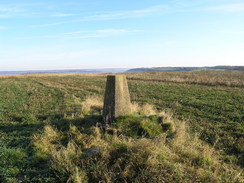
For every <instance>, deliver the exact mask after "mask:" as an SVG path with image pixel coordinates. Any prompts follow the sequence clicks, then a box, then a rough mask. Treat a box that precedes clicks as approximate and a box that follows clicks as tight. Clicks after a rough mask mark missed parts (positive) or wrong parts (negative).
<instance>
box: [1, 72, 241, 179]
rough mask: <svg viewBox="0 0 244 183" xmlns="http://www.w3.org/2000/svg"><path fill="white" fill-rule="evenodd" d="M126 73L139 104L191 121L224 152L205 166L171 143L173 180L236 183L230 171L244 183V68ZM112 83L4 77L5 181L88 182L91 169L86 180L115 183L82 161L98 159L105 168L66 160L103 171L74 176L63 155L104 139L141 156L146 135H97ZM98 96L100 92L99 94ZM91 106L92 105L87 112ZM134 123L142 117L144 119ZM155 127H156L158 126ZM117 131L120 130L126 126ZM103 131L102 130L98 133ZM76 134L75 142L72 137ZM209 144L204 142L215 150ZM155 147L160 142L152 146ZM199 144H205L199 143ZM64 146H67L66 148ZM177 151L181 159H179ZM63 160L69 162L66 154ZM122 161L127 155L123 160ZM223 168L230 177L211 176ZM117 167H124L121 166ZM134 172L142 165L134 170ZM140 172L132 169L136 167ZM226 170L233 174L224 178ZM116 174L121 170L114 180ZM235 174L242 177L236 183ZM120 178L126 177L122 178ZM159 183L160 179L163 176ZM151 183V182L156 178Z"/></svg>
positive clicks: (92, 78) (84, 77)
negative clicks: (108, 85) (138, 138)
mask: <svg viewBox="0 0 244 183" xmlns="http://www.w3.org/2000/svg"><path fill="white" fill-rule="evenodd" d="M126 75H127V78H128V83H129V89H130V95H131V100H132V102H136V103H138V104H139V105H140V104H149V105H151V106H154V107H155V108H156V109H155V110H156V111H166V113H170V114H173V121H174V120H176V121H178V120H179V121H185V122H186V123H187V124H188V126H189V133H190V134H191V135H193V134H195V135H196V134H197V136H198V137H199V138H200V139H201V140H202V141H203V143H207V144H209V146H210V148H213V149H215V150H216V152H217V154H218V155H217V158H216V162H217V161H218V163H216V164H214V163H210V162H212V161H208V160H206V159H204V162H205V163H204V162H203V163H199V162H202V161H199V160H198V161H197V162H198V163H196V164H194V163H192V162H196V158H195V160H194V161H193V160H192V161H190V160H189V162H191V163H189V162H185V161H184V160H182V158H183V155H184V158H185V159H187V156H186V153H185V152H184V153H183V151H179V150H177V151H176V149H177V148H178V147H180V146H177V148H176V146H173V145H172V144H169V145H168V146H165V148H167V149H170V151H169V152H170V153H171V155H165V157H167V158H168V159H167V158H166V159H167V160H168V162H170V163H171V164H170V165H174V166H169V165H168V164H167V166H166V164H164V166H165V168H166V169H167V170H168V171H167V172H161V174H160V175H164V174H167V173H168V174H169V175H171V176H172V175H175V176H176V179H175V180H168V181H171V182H172V181H175V182H187V181H188V182H189V180H190V178H191V175H195V174H196V176H195V177H200V178H199V180H198V179H195V181H196V182H197V181H198V182H204V181H203V180H206V182H211V181H215V182H218V181H222V182H228V181H231V180H228V179H227V178H226V177H225V176H229V177H230V178H233V179H232V180H233V182H241V180H243V179H242V178H243V172H242V171H241V167H244V148H243V147H244V73H243V72H220V71H219V72H214V71H211V72H205V71H199V72H175V73H131V74H130V73H126ZM105 81H106V75H105V74H81V75H26V76H3V77H0V182H21V181H22V182H66V181H70V182H79V181H81V179H79V180H78V178H77V176H78V174H79V175H80V177H82V176H81V175H83V174H84V176H83V179H82V180H88V181H91V180H93V182H96V181H97V180H99V179H100V180H103V181H104V182H106V181H109V179H106V178H104V177H106V176H104V174H102V173H101V175H100V174H99V171H98V170H97V169H95V168H94V167H93V169H92V168H91V167H86V166H85V165H83V164H82V163H88V164H89V163H90V164H91V165H94V166H95V165H96V166H98V164H93V161H89V162H87V161H84V162H83V161H82V162H80V164H69V163H70V161H68V160H67V162H66V161H64V162H66V165H67V167H69V166H71V165H72V166H73V165H74V166H73V167H76V168H77V167H83V166H84V167H85V168H84V169H82V170H87V171H88V172H92V171H94V172H95V170H96V171H97V172H98V173H97V175H99V176H97V177H96V176H95V175H93V174H86V175H85V173H84V172H80V171H81V170H80V169H79V168H77V169H74V170H73V169H72V172H76V174H75V173H73V174H72V173H70V169H65V168H61V167H64V166H65V165H62V163H61V160H62V156H61V155H62V153H64V152H65V153H68V152H66V151H67V150H68V148H67V147H69V148H70V149H72V148H73V151H74V152H76V153H74V152H73V153H74V155H72V157H74V159H75V158H77V157H76V156H77V154H79V152H80V151H82V150H80V149H79V148H78V149H77V148H76V145H77V146H78V145H79V146H82V147H83V146H84V149H87V148H88V147H89V148H90V147H92V145H91V144H92V143H94V144H95V142H96V143H97V144H100V146H101V144H102V145H103V146H104V147H107V152H110V153H115V152H114V149H113V150H111V149H112V148H115V146H116V145H113V146H112V145H108V144H109V143H110V142H111V141H112V142H113V143H112V144H117V146H118V144H120V146H119V147H117V146H116V148H117V149H116V150H118V149H120V150H121V151H122V150H123V147H124V146H123V147H121V144H126V145H127V146H128V147H131V148H132V147H133V148H132V150H131V151H129V150H128V149H130V148H127V151H128V152H130V153H131V157H134V155H135V154H133V152H134V151H133V149H136V147H138V148H139V146H140V145H141V144H140V143H142V142H141V141H142V140H143V139H141V141H136V142H135V143H134V144H130V143H131V142H130V141H126V140H124V141H123V143H122V141H121V140H120V141H119V142H118V143H114V139H113V140H111V139H110V140H109V138H108V137H100V136H99V135H98V132H97V133H96V134H95V135H94V134H93V133H89V132H87V131H91V129H93V130H94V129H95V128H97V126H96V123H97V122H98V121H99V120H100V117H101V116H100V115H101V108H102V97H103V95H104V90H105ZM89 96H93V97H92V99H93V100H91V101H90V102H88V103H84V101H87V98H89ZM94 96H97V98H96V97H94ZM91 103H92V104H91ZM91 105H93V106H94V105H95V106H96V105H97V107H95V108H94V110H92V111H91V110H90V108H89V106H91ZM87 106H88V109H86V107H87ZM145 111H148V113H149V112H150V111H151V109H150V107H149V108H148V109H146V110H145ZM133 119H134V118H133ZM133 119H132V121H133ZM134 120H135V121H137V120H138V119H134ZM142 120H148V119H142ZM150 120H151V119H150ZM124 121H126V119H121V125H122V126H123V124H124V123H123V122H124ZM129 121H130V120H129ZM139 121H140V119H139ZM138 123H139V122H138ZM81 124H82V125H81ZM118 124H120V123H118ZM92 125H93V126H92ZM176 126H177V125H176ZM127 127H128V126H127ZM151 127H152V128H153V125H152V126H151ZM117 128H118V129H119V128H120V127H116V129H117ZM129 128H130V127H128V129H129ZM86 130H87V131H86ZM97 130H98V129H95V130H94V131H97ZM113 130H114V129H113ZM80 133H81V134H80ZM99 133H100V132H99ZM123 133H125V136H128V138H132V137H131V136H130V135H131V133H128V132H123ZM67 134H69V135H67ZM72 134H73V135H72ZM77 134H79V135H77ZM128 134H129V135H128ZM148 134H149V138H148V139H147V140H145V143H146V144H147V143H151V144H155V143H156V142H154V141H153V139H154V138H152V137H151V136H150V134H151V133H149V132H148ZM82 135H83V136H87V135H90V136H92V137H93V140H90V141H92V143H91V144H90V145H87V144H89V143H88V142H87V143H86V144H85V145H84V144H83V145H82V144H79V143H80V141H79V140H75V139H76V138H78V139H79V138H80V139H83V136H82ZM45 137H48V138H45ZM128 138H127V140H128ZM133 138H135V137H133ZM71 139H72V143H71V142H70V140H71ZM94 139H96V140H94ZM83 140H84V139H83ZM188 140H191V139H188ZM84 141H85V140H84ZM57 144H59V145H60V146H58V145H57ZM196 144H199V142H198V141H197V142H196ZM207 144H206V145H204V147H205V146H206V147H207V146H208V145H207ZM61 145H62V146H61ZM188 145H189V144H188ZM44 147H45V148H44ZM58 147H59V148H58ZM64 147H66V149H65V148H64ZM85 147H86V148H85ZM155 147H156V145H155V146H153V147H152V148H155ZM187 147H188V146H187ZM192 147H195V146H192ZM197 147H198V148H199V145H198V146H197ZM55 148H56V151H54V152H53V151H52V154H50V152H48V151H51V149H55ZM62 148H63V151H59V150H60V149H62ZM57 149H58V150H57ZM81 149H82V148H81ZM199 149H201V148H199ZM205 149H206V148H205ZM127 151H126V152H127ZM199 151H200V150H199ZM155 152H156V151H155ZM157 152H159V150H158V151H157ZM60 153H61V154H60ZM139 153H143V152H139ZM150 153H153V152H150ZM160 153H161V151H160ZM198 153H199V152H198ZM71 154H72V152H71ZM173 154H176V155H177V157H178V156H179V155H182V158H179V157H178V159H177V158H176V155H175V156H173ZM151 155H152V154H151ZM153 155H155V154H153ZM171 156H172V157H174V159H171ZM185 156H186V157H185ZM65 157H66V156H65ZM101 157H102V158H104V159H106V158H108V157H106V156H101ZM135 157H136V156H135ZM211 157H212V156H211ZM184 158H183V159H184ZM63 159H64V160H65V158H64V157H63ZM121 159H122V160H123V158H121ZM188 159H189V158H188ZM193 159H194V158H193ZM213 159H214V158H213ZM109 160H111V159H109ZM122 160H121V161H122ZM201 160H202V159H201ZM205 160H206V161H205ZM111 161H112V160H111ZM114 161H115V160H114ZM123 161H124V160H123ZM77 162H79V161H77ZM131 162H134V159H131ZM135 162H136V161H135ZM135 162H134V164H132V165H131V166H132V167H134V166H135V165H137V164H136V163H135ZM206 162H207V163H206ZM213 162H215V160H214V161H213ZM219 162H221V163H219ZM100 163H104V162H100ZM117 163H118V162H117ZM188 163H189V164H188ZM222 163H223V164H222ZM176 165H177V166H176ZM181 165H182V167H183V168H182V167H181V168H182V170H184V171H185V172H184V171H183V173H182V172H181V171H180V170H181V168H179V167H180V166H181ZM215 165H216V167H219V171H220V170H221V171H223V172H222V173H216V172H217V170H216V171H215V174H216V177H221V176H223V179H221V180H217V179H216V180H214V179H211V176H212V177H214V176H213V174H214V173H213V174H211V171H212V170H213V169H214V166H215ZM100 166H101V167H102V165H99V166H98V167H100ZM104 166H105V165H104ZM128 166H129V165H128ZM155 166H156V165H155ZM157 166H158V165H157ZM101 167H100V168H101ZM136 167H138V166H136ZM139 167H140V166H139ZM186 167H191V168H192V169H194V167H195V169H196V170H197V171H196V172H195V170H192V169H189V168H186ZM206 167H211V170H210V169H209V170H208V171H209V172H208V173H209V175H207V174H208V173H206V172H204V175H203V173H202V174H201V173H199V172H201V171H202V172H203V171H205V169H208V168H206ZM224 167H225V168H224ZM226 167H228V168H226ZM114 169H115V170H116V171H118V170H117V169H116V168H114ZM178 169H179V171H178ZM202 169H203V170H202ZM223 169H230V170H232V174H231V176H230V175H229V174H228V173H226V172H224V170H223ZM139 170H140V168H139V169H138V171H139ZM176 170H177V171H176ZM133 171H135V170H134V169H133ZM133 171H132V169H131V172H133ZM154 171H155V170H154V169H153V170H151V169H150V171H149V172H150V173H151V174H155V172H154ZM221 171H220V172H221ZM153 172H154V173H153ZM157 172H159V170H157ZM134 173H135V172H134ZM146 173H147V172H145V176H146ZM225 173H226V175H224V174H225ZM70 175H72V176H70ZM123 175H124V174H123ZM234 175H235V176H234ZM121 176H122V175H121ZM149 176H150V175H149ZM177 176H178V178H177ZM75 177H76V178H75ZM78 177H79V176H78ZM87 177H88V178H87ZM91 177H92V178H91ZM107 177H108V175H107ZM111 177H112V175H111ZM115 177H116V176H115V175H113V178H115ZM128 177H129V176H128ZM128 177H126V176H125V178H124V179H123V180H122V179H121V180H120V181H121V182H125V181H127V182H130V180H132V179H131V177H130V178H128ZM168 177H170V176H168ZM183 177H185V178H183ZM234 177H237V178H236V179H235V181H234ZM133 178H134V179H133V180H134V181H135V182H136V181H138V182H140V181H142V180H145V179H143V178H142V177H140V178H138V179H137V178H135V177H133ZM116 180H119V179H118V178H116ZM158 180H160V179H157V181H158ZM193 180H194V179H193ZM193 180H192V181H193ZM154 181H155V182H156V180H154ZM161 181H165V180H161ZM166 181H167V180H166ZM145 182H147V181H145ZM148 182H150V181H149V180H148Z"/></svg>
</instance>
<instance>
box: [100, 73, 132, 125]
mask: <svg viewBox="0 0 244 183" xmlns="http://www.w3.org/2000/svg"><path fill="white" fill-rule="evenodd" d="M130 113H131V101H130V94H129V89H128V84H127V80H126V76H125V75H108V76H107V83H106V90H105V96H104V107H103V118H104V123H105V124H107V125H111V124H112V123H113V122H114V120H115V118H116V117H118V116H123V115H126V114H130Z"/></svg>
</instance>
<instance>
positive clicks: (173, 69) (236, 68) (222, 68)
mask: <svg viewBox="0 0 244 183" xmlns="http://www.w3.org/2000/svg"><path fill="white" fill-rule="evenodd" d="M176 71H244V66H214V67H151V68H134V69H130V70H127V71H126V72H176Z"/></svg>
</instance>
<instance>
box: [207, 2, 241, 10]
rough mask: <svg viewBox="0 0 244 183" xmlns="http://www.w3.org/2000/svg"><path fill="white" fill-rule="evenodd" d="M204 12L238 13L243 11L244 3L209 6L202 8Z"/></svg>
mask: <svg viewBox="0 0 244 183" xmlns="http://www.w3.org/2000/svg"><path fill="white" fill-rule="evenodd" d="M203 10H205V11H226V12H238V11H244V3H234V4H226V5H219V6H211V7H207V8H204V9H203Z"/></svg>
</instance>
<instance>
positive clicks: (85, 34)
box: [45, 29, 140, 39]
mask: <svg viewBox="0 0 244 183" xmlns="http://www.w3.org/2000/svg"><path fill="white" fill-rule="evenodd" d="M136 32H140V30H129V29H102V30H95V31H76V32H68V33H63V34H60V35H55V36H45V38H59V39H88V38H105V37H110V36H117V35H122V34H127V33H136Z"/></svg>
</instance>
